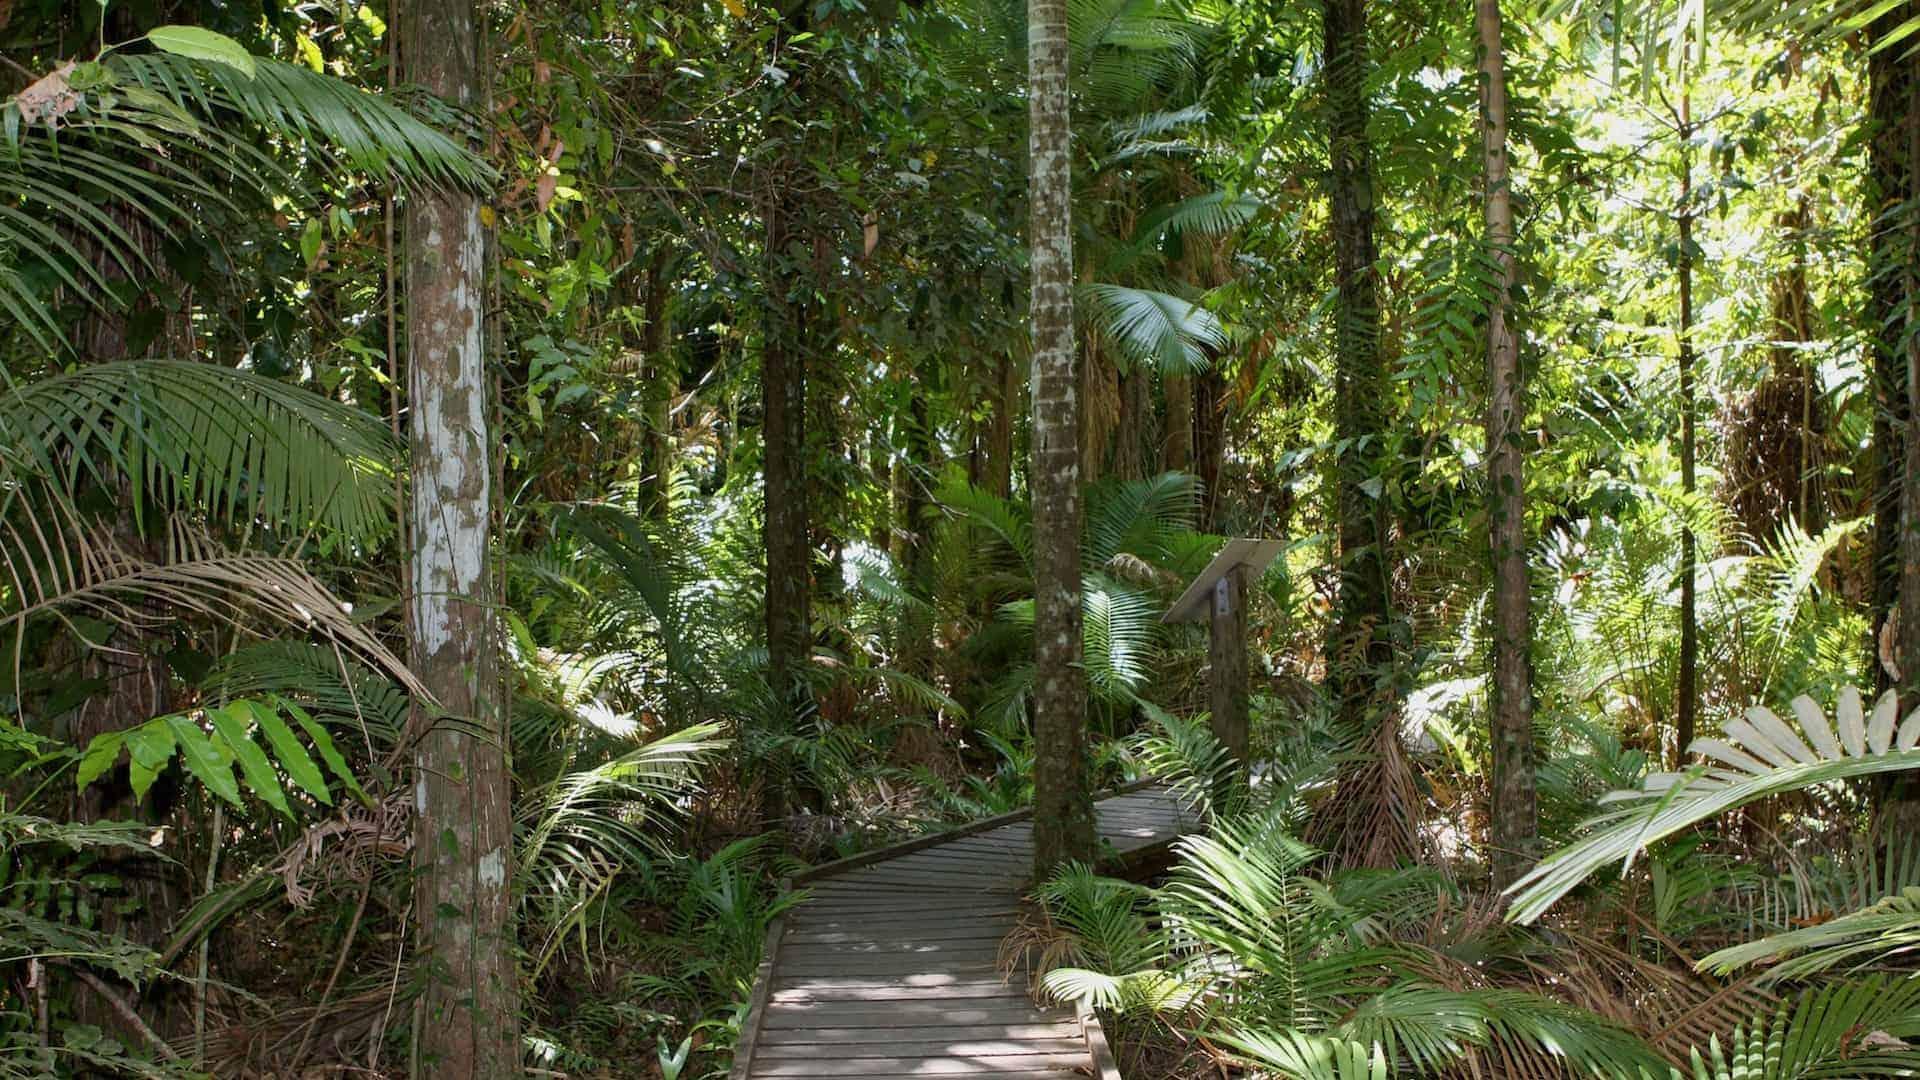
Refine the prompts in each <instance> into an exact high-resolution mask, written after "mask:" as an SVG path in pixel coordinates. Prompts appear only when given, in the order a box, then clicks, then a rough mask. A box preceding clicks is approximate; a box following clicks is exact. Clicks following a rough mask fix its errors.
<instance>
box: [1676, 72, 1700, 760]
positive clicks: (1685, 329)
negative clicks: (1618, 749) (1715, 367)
mask: <svg viewBox="0 0 1920 1080" xmlns="http://www.w3.org/2000/svg"><path fill="white" fill-rule="evenodd" d="M1692 107H1693V102H1692V98H1691V97H1690V96H1689V95H1688V94H1686V93H1685V92H1683V93H1682V94H1681V95H1680V146H1681V149H1680V208H1679V227H1680V252H1679V264H1680V265H1679V273H1680V327H1679V347H1680V490H1681V491H1682V492H1683V493H1684V494H1685V495H1686V496H1687V497H1688V498H1689V499H1691V497H1692V496H1693V493H1694V491H1695V490H1696V489H1697V487H1698V478H1697V477H1696V475H1695V470H1694V452H1695V448H1696V447H1695V438H1694V415H1693V414H1694V411H1695V405H1694V393H1693V149H1692V144H1691V141H1690V140H1691V139H1692V137H1693V111H1692ZM1698 565H1699V551H1698V547H1697V541H1696V540H1695V538H1694V535H1693V529H1692V528H1691V527H1686V526H1683V527H1682V528H1681V530H1680V678H1679V686H1678V688H1677V696H1678V701H1677V703H1676V705H1675V708H1674V725H1673V727H1674V744H1675V745H1674V755H1675V757H1676V758H1678V759H1682V760H1684V759H1685V757H1686V753H1687V747H1689V746H1691V745H1693V735H1694V728H1695V717H1696V715H1697V712H1698V709H1699V707H1700V693H1699V685H1700V625H1699V610H1698V609H1699V595H1698V593H1699V590H1698V587H1697V585H1696V584H1695V582H1694V578H1695V577H1696V576H1697V568H1698Z"/></svg>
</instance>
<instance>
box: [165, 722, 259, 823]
mask: <svg viewBox="0 0 1920 1080" xmlns="http://www.w3.org/2000/svg"><path fill="white" fill-rule="evenodd" d="M166 721H167V727H168V728H169V729H171V730H172V731H173V738H174V741H175V742H177V743H179V744H180V760H181V761H182V762H184V763H185V764H186V766H187V771H188V772H190V773H192V774H193V775H194V776H196V777H198V778H199V780H200V782H201V783H202V784H205V785H206V786H207V790H209V791H211V792H213V793H214V794H215V795H218V796H220V797H221V798H223V799H225V800H227V801H228V802H230V803H232V804H233V805H235V806H240V805H242V803H241V802H240V782H239V781H238V780H236V779H235V778H234V775H233V765H232V763H231V762H229V761H228V760H226V755H225V754H223V753H221V752H220V751H219V750H217V749H215V748H214V745H213V740H211V739H209V738H207V733H206V732H204V731H202V730H200V725H198V724H196V723H194V722H193V721H191V720H189V719H187V718H186V717H184V716H169V717H167V718H166Z"/></svg>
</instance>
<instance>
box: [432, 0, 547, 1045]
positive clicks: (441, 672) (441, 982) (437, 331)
mask: <svg viewBox="0 0 1920 1080" xmlns="http://www.w3.org/2000/svg"><path fill="white" fill-rule="evenodd" d="M479 40H480V37H479V26H478V23H477V15H476V11H475V8H474V4H473V0H420V2H418V3H416V4H414V5H413V6H412V9H411V19H410V21H409V23H408V25H407V34H406V38H405V41H406V44H407V46H408V51H407V71H408V75H409V78H410V79H411V80H412V81H413V82H416V83H418V84H420V85H421V86H424V87H425V88H426V89H428V90H430V91H432V92H434V93H436V94H439V95H440V96H442V97H444V98H446V99H447V100H448V101H451V102H453V103H454V104H456V105H459V106H463V107H467V108H472V107H474V106H475V105H477V104H478V98H479V92H480V89H481V82H480V71H479V62H480V61H479ZM484 247H485V242H484V239H483V237H482V233H481V227H480V201H479V199H477V198H475V197H474V196H472V195H469V194H466V193H462V192H453V191H437V192H421V193H419V194H416V195H414V196H413V197H412V198H410V199H409V200H408V201H407V213H406V252H407V353H408V365H409V373H408V384H407V386H408V407H409V413H410V416H411V424H412V432H411V433H412V443H413V445H412V465H411V470H410V471H411V479H412V536H413V551H412V552H411V559H412V574H411V587H412V597H411V608H410V611H411V616H412V627H411V629H412V635H413V637H412V642H411V645H412V651H411V661H412V666H413V670H414V671H415V673H417V674H418V675H419V677H420V681H421V683H422V684H424V685H425V686H426V688H427V689H428V690H429V691H431V692H432V693H433V695H434V697H435V698H436V699H437V700H438V702H439V706H440V709H441V715H440V716H437V717H435V718H434V722H432V723H431V724H430V726H428V727H427V728H426V730H424V731H423V732H421V734H420V736H419V740H418V742H417V743H416V749H415V752H414V762H413V764H414V773H415V775H414V798H415V804H414V811H415V815H416V819H415V830H414V853H415V863H416V877H415V889H416V890H417V891H416V893H415V900H414V910H415V911H416V912H418V913H419V918H420V944H421V947H422V952H423V953H424V963H423V964H422V965H421V969H422V970H424V971H425V972H426V973H427V977H426V980H425V986H424V987H423V988H422V991H421V997H420V1000H419V1004H418V1006H417V1007H418V1008H419V1009H420V1010H421V1014H420V1021H421V1022H420V1026H419V1028H418V1031H419V1053H420V1060H421V1062H422V1063H423V1066H424V1067H425V1068H426V1069H427V1070H428V1071H430V1072H431V1074H432V1075H434V1076H437V1077H489V1078H491V1077H500V1076H513V1075H518V1074H519V1072H520V998H519V980H518V977H517V975H516V973H515V969H514V956H515V949H514V940H513V926H512V923H511V922H510V919H509V916H510V912H511V899H512V893H511V888H512V881H513V814H512V810H513V806H512V782H511V777H510V775H509V773H508V770H507V745H506V741H507V732H506V725H505V723H504V722H503V721H504V711H503V709H502V707H501V701H500V691H499V685H498V678H497V672H498V668H497V660H496V652H495V638H494V627H493V620H492V618H491V616H490V615H489V613H488V612H489V607H490V596H491V593H490V585H489V581H488V577H489V575H488V571H487V563H488V554H489V552H488V525H489V520H490V515H491V512H492V507H491V503H490V499H491V492H490V480H491V476H492V466H491V463H490V461H489V448H490V447H491V446H492V445H493V442H494V436H493V434H492V433H491V432H490V431H489V430H488V425H487V415H488V410H487V377H486V359H485V354H484V353H483V351H482V347H481V336H482V335H481V330H482V323H483V317H484V311H483V303H482V297H483V296H484V292H483V289H484V277H485V275H484V271H483V265H484V260H483V251H484ZM424 719H425V718H424V717H420V718H417V720H424Z"/></svg>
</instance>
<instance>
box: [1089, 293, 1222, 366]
mask: <svg viewBox="0 0 1920 1080" xmlns="http://www.w3.org/2000/svg"><path fill="white" fill-rule="evenodd" d="M1078 292H1079V299H1080V301H1081V302H1082V304H1083V305H1084V306H1085V308H1086V311H1087V315H1088V317H1089V318H1090V319H1092V320H1093V322H1094V325H1096V326H1097V327H1099V328H1100V331H1101V333H1103V334H1105V335H1106V336H1107V337H1108V338H1109V339H1111V340H1112V341H1113V342H1114V343H1115V344H1116V345H1118V346H1119V349H1120V353H1121V355H1122V356H1123V357H1125V358H1126V360H1127V361H1128V362H1129V363H1131V364H1139V365H1143V366H1147V367H1151V368H1154V369H1156V370H1158V371H1162V372H1169V373H1174V374H1183V373H1192V372H1198V371H1205V370H1206V368H1207V365H1208V363H1209V360H1208V352H1209V350H1213V351H1219V350H1221V349H1225V348H1226V347H1227V331H1226V328H1225V327H1224V326H1222V325H1221V323H1220V320H1219V318H1218V317H1216V316H1215V315H1214V314H1213V313H1212V312H1210V311H1208V310H1206V309H1205V308H1203V307H1201V306H1200V305H1199V304H1197V303H1194V302H1192V301H1189V300H1183V299H1181V298H1180V297H1177V296H1171V295H1169V294H1167V293H1163V292H1155V291H1153V290H1151V289H1136V288H1131V287H1129V286H1126V285H1109V284H1099V283H1096V284H1091V285H1083V286H1081V287H1080V288H1079V290H1078Z"/></svg>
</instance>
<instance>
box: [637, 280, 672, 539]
mask: <svg viewBox="0 0 1920 1080" xmlns="http://www.w3.org/2000/svg"><path fill="white" fill-rule="evenodd" d="M668 256H669V251H668V249H667V246H666V245H665V243H662V244H661V245H660V246H659V247H658V248H656V249H655V250H654V252H653V255H652V257H651V258H650V259H649V260H648V262H647V277H646V283H645V285H644V288H645V289H646V294H645V296H644V297H643V298H642V299H641V317H642V318H644V319H645V320H646V325H645V326H643V327H642V328H641V331H640V353H641V356H642V358H643V363H644V364H645V365H646V366H645V367H644V368H643V369H642V374H641V378H642V379H643V380H645V390H644V392H645V394H646V406H647V417H646V424H647V426H646V431H645V433H644V434H643V435H642V439H643V440H644V442H643V450H644V453H643V455H642V457H643V463H642V466H641V470H640V483H641V509H642V510H643V511H644V512H646V513H647V514H649V515H652V516H655V517H665V516H666V515H667V511H668V509H669V507H668V500H669V496H670V488H671V487H672V484H673V399H674V396H675V395H676V394H678V393H679V392H680V372H679V369H678V368H677V367H676V366H675V364H674V360H673V354H672V352H671V351H670V350H669V349H668V347H667V341H668V335H667V293H668V290H669V289H670V288H671V287H672V282H671V281H670V280H669V278H668V276H667V262H668Z"/></svg>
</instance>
